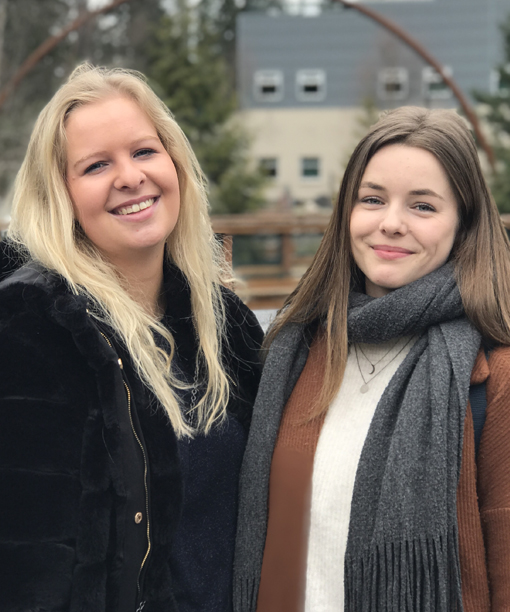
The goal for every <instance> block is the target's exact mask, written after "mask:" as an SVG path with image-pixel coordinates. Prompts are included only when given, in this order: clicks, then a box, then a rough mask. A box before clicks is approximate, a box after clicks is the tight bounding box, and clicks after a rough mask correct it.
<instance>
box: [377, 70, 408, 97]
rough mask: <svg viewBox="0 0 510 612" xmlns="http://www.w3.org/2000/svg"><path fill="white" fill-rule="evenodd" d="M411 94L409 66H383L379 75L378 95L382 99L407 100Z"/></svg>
mask: <svg viewBox="0 0 510 612" xmlns="http://www.w3.org/2000/svg"><path fill="white" fill-rule="evenodd" d="M408 95H409V71H408V70H407V68H383V69H382V70H380V71H379V74H378V75H377V96H378V97H379V99H380V100H405V99H406V98H407V96H408Z"/></svg>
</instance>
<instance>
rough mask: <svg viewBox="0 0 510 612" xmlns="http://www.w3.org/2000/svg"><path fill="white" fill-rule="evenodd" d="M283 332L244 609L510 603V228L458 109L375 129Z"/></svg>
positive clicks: (277, 329) (263, 405)
mask: <svg viewBox="0 0 510 612" xmlns="http://www.w3.org/2000/svg"><path fill="white" fill-rule="evenodd" d="M266 342H267V346H268V348H269V351H268V354H267V358H266V361H265V366H264V372H263V375H262V379H261V383H260V389H259V393H258V396H257V400H256V402H255V407H254V416H253V421H252V426H251V430H250V437H249V440H248V446H247V450H246V454H245V459H244V463H243V469H242V472H241V485H240V487H241V501H240V510H239V526H238V541H237V544H236V560H235V577H234V584H235V596H234V609H235V610H236V612H255V610H257V611H258V612H277V611H278V612H279V611H281V610H285V612H297V611H298V610H299V611H301V610H306V612H342V611H343V610H345V611H348V612H369V611H370V612H404V611H405V612H452V611H454V610H455V611H457V612H460V611H462V610H464V612H489V611H492V612H503V611H505V610H508V609H509V605H510V377H509V375H508V373H509V371H510V348H509V345H510V246H509V242H508V238H507V236H506V234H505V231H504V229H503V226H502V223H501V220H500V219H499V215H498V211H497V209H496V206H495V205H494V202H493V201H492V199H491V197H490V195H489V191H488V189H487V186H486V184H485V181H484V179H483V176H482V172H481V169H480V164H479V160H478V155H477V150H476V147H475V144H474V141H473V139H472V137H471V134H470V133H469V130H468V129H467V127H466V125H465V124H464V122H463V121H462V120H461V119H460V118H459V117H458V116H457V115H456V114H455V113H454V112H453V111H440V110H434V111H429V110H426V109H420V108H400V109H397V110H394V111H391V112H389V113H388V114H386V115H385V116H383V117H382V118H381V119H380V120H379V122H378V123H376V124H375V125H374V126H373V128H372V129H371V130H370V132H369V134H368V135H367V136H366V137H365V138H363V139H362V140H361V142H360V143H359V144H358V146H357V148H356V149H355V151H354V153H353V155H352V157H351V159H350V162H349V164H348V166H347V168H346V171H345V176H344V179H343V182H342V186H341V188H340V194H339V198H338V204H337V206H336V208H335V210H334V212H333V216H332V219H331V222H330V225H329V226H328V228H327V231H326V233H325V236H324V239H323V241H322V243H321V245H320V248H319V250H318V252H317V254H316V256H315V259H314V261H313V263H312V265H311V267H310V268H309V270H308V271H307V273H306V274H305V275H304V277H303V279H302V280H301V283H300V284H299V286H298V287H297V289H296V291H295V292H294V293H293V295H291V296H290V298H289V299H288V301H287V304H286V306H285V307H284V308H283V309H282V310H281V311H280V313H279V315H278V317H277V318H276V321H275V324H274V326H273V328H272V330H271V331H270V333H269V336H268V338H267V340H266ZM475 390H476V398H477V401H476V407H477V408H480V406H481V407H482V410H481V411H478V412H476V413H474V412H473V410H472V408H473V409H474V408H475V402H474V401H473V406H471V405H470V403H469V400H468V398H470V397H475ZM480 392H481V393H482V398H480V395H479V393H480ZM470 393H472V394H473V395H470ZM483 396H484V397H483ZM484 404H485V410H483V408H484ZM473 414H477V415H481V416H482V417H483V415H485V417H486V420H485V425H484V426H483V428H480V425H478V424H477V426H476V427H475V422H474V420H473ZM475 432H476V434H477V439H478V436H479V435H480V432H481V439H480V445H479V450H478V453H477V452H476V444H475Z"/></svg>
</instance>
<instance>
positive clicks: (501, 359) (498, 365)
mask: <svg viewBox="0 0 510 612" xmlns="http://www.w3.org/2000/svg"><path fill="white" fill-rule="evenodd" d="M487 365H488V370H489V373H488V378H487V392H488V396H490V399H491V400H494V399H496V398H497V396H500V395H501V394H504V396H505V399H506V401H510V346H498V347H496V348H494V349H493V350H492V351H490V353H489V355H488V359H487ZM488 399H489V397H488Z"/></svg>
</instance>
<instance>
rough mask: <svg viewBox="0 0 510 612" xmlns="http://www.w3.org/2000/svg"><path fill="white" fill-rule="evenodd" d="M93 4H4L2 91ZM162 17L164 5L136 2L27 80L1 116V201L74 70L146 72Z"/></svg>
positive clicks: (90, 28)
mask: <svg viewBox="0 0 510 612" xmlns="http://www.w3.org/2000/svg"><path fill="white" fill-rule="evenodd" d="M88 4H89V3H88V0H0V86H2V85H3V84H4V83H5V82H6V81H8V79H9V78H10V77H11V76H12V75H13V74H14V73H15V72H16V70H17V69H18V68H19V66H20V65H21V64H22V63H23V61H24V60H25V59H26V58H27V57H28V56H29V55H30V53H31V52H32V51H34V50H35V49H36V48H37V47H38V46H39V45H40V44H41V43H42V42H44V41H45V40H46V39H47V38H48V37H50V36H51V35H53V34H55V33H56V32H57V31H58V30H60V29H61V28H62V27H63V26H65V25H67V24H68V23H69V22H71V21H72V20H73V19H75V18H76V17H77V16H78V15H79V14H80V12H82V11H86V10H87V9H88ZM162 15H163V9H162V8H161V6H160V0H144V1H143V2H139V1H138V0H131V1H130V2H127V3H126V4H124V5H121V6H120V7H119V8H118V9H117V10H115V11H114V12H112V13H108V14H106V15H104V16H101V17H99V18H98V19H95V20H92V21H90V22H88V24H86V25H85V26H84V27H82V28H81V29H80V30H78V31H75V32H71V34H70V35H69V36H68V37H67V39H66V40H64V41H62V42H60V43H59V45H57V47H56V48H55V49H53V50H52V51H51V53H49V54H48V55H46V57H44V59H43V60H42V61H40V62H39V63H38V64H37V66H36V68H35V69H34V70H33V71H32V72H31V73H30V74H29V75H28V76H27V77H26V78H25V79H24V80H23V81H22V83H21V85H20V87H19V88H18V89H17V90H16V91H15V92H14V93H13V94H12V95H11V96H10V97H9V98H8V99H7V101H6V104H5V105H4V107H3V108H2V110H1V111H0V199H1V197H2V196H5V195H6V194H7V193H8V191H9V189H10V186H11V185H12V182H13V179H14V177H15V175H16V173H17V171H18V169H19V166H20V164H21V162H22V160H23V157H24V155H25V151H26V146H27V143H28V139H29V137H30V133H31V131H32V127H33V123H34V121H35V118H36V117H37V115H38V113H39V112H40V110H41V109H42V107H43V106H44V105H45V104H46V102H47V101H48V100H49V98H50V97H51V96H52V95H53V93H54V92H55V91H56V90H57V88H58V87H59V86H60V84H61V83H62V81H63V80H64V79H66V78H67V76H68V75H69V73H70V72H71V71H72V70H73V68H74V67H75V66H76V65H77V64H78V63H80V62H82V61H84V60H89V61H91V62H92V63H94V64H103V65H110V66H111V65H117V66H125V67H128V68H135V69H138V70H141V71H142V72H146V71H147V68H148V65H147V54H146V52H145V50H146V48H147V46H148V38H149V36H150V35H151V34H152V29H153V28H154V24H155V23H157V21H158V20H159V19H160V18H161V16H162ZM4 17H5V19H4Z"/></svg>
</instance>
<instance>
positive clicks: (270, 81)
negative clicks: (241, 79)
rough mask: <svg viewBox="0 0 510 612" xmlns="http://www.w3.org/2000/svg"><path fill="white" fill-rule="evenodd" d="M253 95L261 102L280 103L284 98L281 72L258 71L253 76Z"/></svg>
mask: <svg viewBox="0 0 510 612" xmlns="http://www.w3.org/2000/svg"><path fill="white" fill-rule="evenodd" d="M253 95H254V97H255V100H258V101H259V102H279V101H280V100H281V99H282V98H283V73H282V71H281V70H257V71H256V72H255V74H254V75H253Z"/></svg>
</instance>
